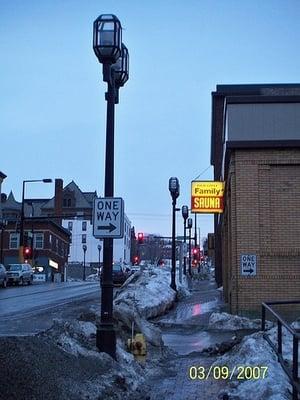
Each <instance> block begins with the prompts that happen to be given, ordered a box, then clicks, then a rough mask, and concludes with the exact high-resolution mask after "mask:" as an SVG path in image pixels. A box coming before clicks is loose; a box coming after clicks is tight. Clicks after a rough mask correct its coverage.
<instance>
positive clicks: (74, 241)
mask: <svg viewBox="0 0 300 400" xmlns="http://www.w3.org/2000/svg"><path fill="white" fill-rule="evenodd" d="M83 218H84V217H75V218H74V219H73V218H72V219H63V221H62V226H63V227H64V228H67V229H68V230H69V231H70V232H71V234H72V236H71V243H70V251H69V259H68V261H69V263H71V262H73V263H81V262H83V256H84V252H83V246H84V245H86V254H85V257H86V258H85V261H86V265H90V264H91V263H99V255H100V262H102V261H103V242H102V240H101V239H96V238H95V237H94V236H93V225H92V223H91V221H90V220H89V219H83ZM130 229H131V223H130V221H129V219H128V218H127V216H126V215H124V237H123V238H122V239H114V247H113V260H114V262H119V261H120V262H124V263H125V264H129V263H130ZM99 245H100V246H101V249H100V254H99V249H98V246H99Z"/></svg>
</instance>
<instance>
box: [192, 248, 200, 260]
mask: <svg viewBox="0 0 300 400" xmlns="http://www.w3.org/2000/svg"><path fill="white" fill-rule="evenodd" d="M199 259H200V249H199V248H198V247H195V248H194V249H193V261H194V263H197V262H199Z"/></svg>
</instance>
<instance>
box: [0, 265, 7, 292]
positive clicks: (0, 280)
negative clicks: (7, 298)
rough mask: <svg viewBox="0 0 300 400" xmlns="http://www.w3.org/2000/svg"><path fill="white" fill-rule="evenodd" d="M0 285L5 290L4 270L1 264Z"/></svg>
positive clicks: (5, 277)
mask: <svg viewBox="0 0 300 400" xmlns="http://www.w3.org/2000/svg"><path fill="white" fill-rule="evenodd" d="M0 285H2V286H3V287H4V288H6V285H7V276H6V269H5V267H4V265H3V264H0Z"/></svg>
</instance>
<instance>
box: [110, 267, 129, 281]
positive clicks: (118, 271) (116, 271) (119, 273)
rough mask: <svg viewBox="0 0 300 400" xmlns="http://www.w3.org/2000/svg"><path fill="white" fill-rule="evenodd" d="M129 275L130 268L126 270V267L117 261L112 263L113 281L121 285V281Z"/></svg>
mask: <svg viewBox="0 0 300 400" xmlns="http://www.w3.org/2000/svg"><path fill="white" fill-rule="evenodd" d="M129 276H130V270H129V271H126V268H124V267H123V265H122V264H119V263H115V264H113V270H112V280H113V283H115V284H121V285H123V283H124V282H125V281H126V279H127V278H128V277H129Z"/></svg>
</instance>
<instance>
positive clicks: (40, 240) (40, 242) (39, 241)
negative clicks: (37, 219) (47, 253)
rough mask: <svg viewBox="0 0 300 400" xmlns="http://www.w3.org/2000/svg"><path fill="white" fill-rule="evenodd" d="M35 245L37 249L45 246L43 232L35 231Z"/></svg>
mask: <svg viewBox="0 0 300 400" xmlns="http://www.w3.org/2000/svg"><path fill="white" fill-rule="evenodd" d="M34 247H35V248H36V249H43V248H44V234H43V233H35V234H34Z"/></svg>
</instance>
